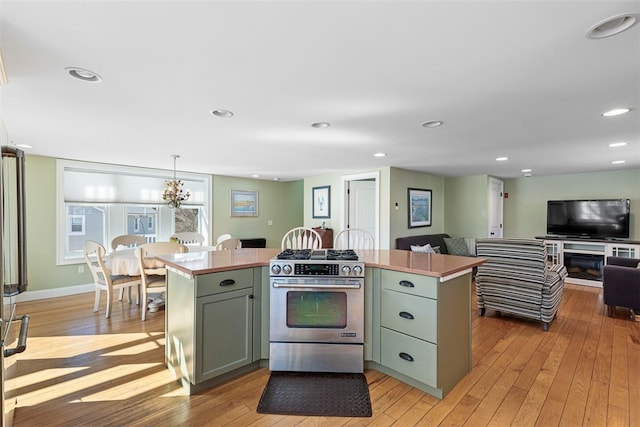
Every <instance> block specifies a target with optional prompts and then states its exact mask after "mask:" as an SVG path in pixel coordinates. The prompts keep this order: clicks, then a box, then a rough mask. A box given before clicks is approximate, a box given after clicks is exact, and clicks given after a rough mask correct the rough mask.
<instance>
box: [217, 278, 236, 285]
mask: <svg viewBox="0 0 640 427" xmlns="http://www.w3.org/2000/svg"><path fill="white" fill-rule="evenodd" d="M235 284H236V281H235V280H233V279H226V280H223V281H222V282H220V286H231V285H235Z"/></svg>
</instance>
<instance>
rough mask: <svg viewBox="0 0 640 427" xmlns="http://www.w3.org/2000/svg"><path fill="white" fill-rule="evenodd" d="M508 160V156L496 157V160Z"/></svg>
mask: <svg viewBox="0 0 640 427" xmlns="http://www.w3.org/2000/svg"><path fill="white" fill-rule="evenodd" d="M506 160H509V158H508V157H496V162H504V161H506Z"/></svg>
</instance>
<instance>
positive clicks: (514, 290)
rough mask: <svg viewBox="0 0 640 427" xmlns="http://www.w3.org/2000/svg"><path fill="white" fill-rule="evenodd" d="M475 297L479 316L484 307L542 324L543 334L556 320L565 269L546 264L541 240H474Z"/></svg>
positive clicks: (484, 309)
mask: <svg viewBox="0 0 640 427" xmlns="http://www.w3.org/2000/svg"><path fill="white" fill-rule="evenodd" d="M477 252H478V256H479V257H482V258H485V259H486V260H487V261H486V262H485V263H484V264H482V265H480V266H478V273H477V274H476V295H477V297H478V298H477V299H478V308H479V309H480V315H481V316H484V314H485V311H486V309H487V308H489V309H492V310H495V311H497V312H500V313H510V314H513V315H516V316H521V317H527V318H530V319H535V320H539V321H541V322H542V328H543V329H544V330H545V331H547V330H548V329H549V324H550V323H551V321H552V320H553V319H554V318H555V317H556V313H557V312H558V308H559V307H560V302H561V300H562V292H563V289H564V279H565V277H566V276H567V270H566V268H565V266H564V265H559V264H548V261H547V248H546V246H545V244H544V242H543V241H542V240H532V239H478V242H477Z"/></svg>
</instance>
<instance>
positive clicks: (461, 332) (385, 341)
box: [373, 269, 471, 398]
mask: <svg viewBox="0 0 640 427" xmlns="http://www.w3.org/2000/svg"><path fill="white" fill-rule="evenodd" d="M373 277H374V278H376V277H377V280H379V286H377V287H374V289H376V288H377V295H378V298H379V300H380V301H379V304H377V305H376V304H373V309H374V310H373V311H374V316H373V324H374V326H376V325H379V327H380V335H379V336H378V337H377V339H378V340H379V343H377V344H374V345H373V347H374V348H378V350H379V357H378V360H376V358H375V357H374V359H373V361H374V362H377V363H379V364H380V369H381V370H382V371H383V372H385V373H387V374H389V375H391V376H394V377H396V378H398V379H400V380H402V381H405V382H407V383H409V384H411V385H413V386H414V387H417V388H420V389H421V390H423V391H426V392H427V393H429V394H432V395H434V396H436V397H438V398H442V397H444V395H445V394H446V393H448V392H449V391H450V390H451V389H452V388H453V387H454V386H455V385H456V384H457V383H458V382H459V381H460V380H461V379H462V377H464V376H465V375H466V374H467V373H468V372H469V371H470V370H471V293H470V292H471V271H470V270H469V272H468V273H464V274H460V275H455V276H452V277H448V278H437V277H431V276H424V275H419V274H411V273H404V272H398V271H391V270H384V269H381V270H380V273H379V274H378V275H375V274H374V275H373ZM376 310H377V311H376ZM376 318H377V319H376ZM374 336H375V335H374Z"/></svg>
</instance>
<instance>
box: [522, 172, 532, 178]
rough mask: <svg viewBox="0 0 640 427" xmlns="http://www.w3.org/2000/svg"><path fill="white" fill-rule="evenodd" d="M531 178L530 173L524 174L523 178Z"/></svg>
mask: <svg viewBox="0 0 640 427" xmlns="http://www.w3.org/2000/svg"><path fill="white" fill-rule="evenodd" d="M531 176H532V175H531V174H530V173H525V174H524V177H525V178H531Z"/></svg>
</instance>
